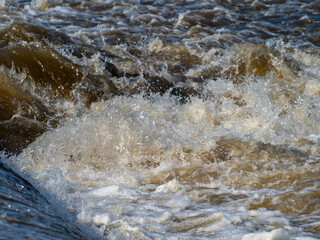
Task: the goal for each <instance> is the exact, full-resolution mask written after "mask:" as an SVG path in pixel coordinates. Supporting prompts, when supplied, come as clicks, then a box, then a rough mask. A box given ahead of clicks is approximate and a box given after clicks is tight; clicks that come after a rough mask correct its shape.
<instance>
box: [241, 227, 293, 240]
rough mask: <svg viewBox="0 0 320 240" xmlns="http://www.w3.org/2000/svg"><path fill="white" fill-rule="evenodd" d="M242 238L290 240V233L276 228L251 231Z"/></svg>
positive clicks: (247, 239) (244, 239)
mask: <svg viewBox="0 0 320 240" xmlns="http://www.w3.org/2000/svg"><path fill="white" fill-rule="evenodd" d="M241 240H290V237H289V234H288V233H287V232H286V231H285V230H283V229H276V230H273V231H271V232H261V233H250V234H247V235H245V236H243V237H242V238H241Z"/></svg>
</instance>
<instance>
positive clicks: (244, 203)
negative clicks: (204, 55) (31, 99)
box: [18, 76, 320, 239]
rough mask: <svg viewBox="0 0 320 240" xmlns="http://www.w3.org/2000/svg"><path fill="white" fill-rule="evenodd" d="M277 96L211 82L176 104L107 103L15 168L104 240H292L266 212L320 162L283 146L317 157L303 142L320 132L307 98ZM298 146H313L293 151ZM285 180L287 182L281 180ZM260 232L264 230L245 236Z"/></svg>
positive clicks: (270, 81) (256, 87) (53, 135)
mask: <svg viewBox="0 0 320 240" xmlns="http://www.w3.org/2000/svg"><path fill="white" fill-rule="evenodd" d="M285 89H287V88H284V87H283V83H281V82H279V80H277V79H275V78H273V77H272V76H270V77H263V78H256V79H255V80H254V81H249V82H244V83H242V84H239V85H234V84H232V83H231V82H230V81H229V80H224V79H219V80H217V81H214V82H210V83H209V84H208V85H207V86H206V91H207V92H210V93H211V94H212V95H213V96H214V98H212V99H210V100H202V99H200V98H195V97H193V98H192V99H191V101H190V102H189V103H186V104H184V105H181V104H180V103H179V102H178V101H177V100H176V99H175V98H174V97H172V96H170V95H169V94H165V95H163V96H160V95H152V96H151V97H148V98H145V97H143V95H136V96H132V97H116V98H113V99H111V100H108V101H102V102H97V103H94V104H92V106H91V109H90V111H89V112H88V113H87V114H84V115H83V116H82V117H79V118H77V117H75V118H72V119H69V120H66V121H65V122H64V124H62V125H61V126H60V127H58V128H57V129H54V130H52V131H49V132H47V133H45V134H44V135H43V136H41V137H40V138H38V139H37V140H36V141H35V142H34V143H32V144H31V145H30V146H29V147H28V148H27V149H26V150H25V151H23V153H22V154H20V155H19V157H18V158H19V161H20V164H21V165H22V166H26V167H27V171H31V176H32V177H33V178H34V179H36V180H37V181H38V182H40V183H42V185H43V188H45V189H46V190H47V191H49V192H51V193H53V194H54V195H55V196H58V198H59V199H61V200H62V201H64V202H65V203H66V204H67V206H68V208H69V209H70V211H71V212H72V213H73V214H75V215H76V216H77V219H78V221H79V222H80V223H81V224H86V225H93V226H96V228H98V229H99V231H100V232H101V234H102V235H104V236H106V237H109V238H111V239H119V238H137V239H154V238H156V239H184V238H185V239H190V238H191V237H192V238H195V239H208V238H212V239H240V238H241V237H243V239H249V238H250V239H251V237H252V236H253V237H254V238H253V239H278V238H276V236H278V235H279V234H280V233H279V234H278V231H277V230H275V231H272V230H274V229H277V228H283V229H285V230H286V231H287V232H288V233H290V234H293V235H296V234H298V233H299V232H300V230H299V228H297V227H295V226H294V224H292V223H291V220H290V218H288V216H286V215H284V214H283V213H281V212H280V211H277V210H276V209H274V210H267V209H266V208H265V207H268V208H269V207H271V208H272V206H273V205H279V204H284V203H285V202H284V200H283V199H284V198H285V196H290V194H292V190H293V189H295V188H296V187H302V188H304V187H303V186H299V184H297V182H296V181H295V179H294V178H299V174H301V175H305V174H309V175H310V176H311V178H312V176H313V175H314V174H316V172H317V171H318V170H319V163H318V160H316V159H313V160H312V157H311V158H310V159H306V160H307V161H306V160H302V159H299V157H297V156H296V155H294V154H292V153H291V151H292V150H290V148H291V147H293V146H295V151H308V154H311V155H312V154H316V152H317V151H318V150H317V149H316V148H315V147H314V146H316V145H314V144H317V143H316V142H317V140H316V139H317V138H313V137H312V136H314V135H312V134H315V135H318V136H319V135H320V132H319V122H318V121H317V114H316V113H314V112H311V111H310V110H308V108H309V107H310V106H309V105H308V104H306V102H308V101H313V100H312V99H313V98H312V97H311V98H309V97H308V95H304V94H301V95H300V96H296V97H295V99H296V102H295V104H294V106H293V105H290V101H292V100H291V99H290V98H291V97H292V96H291V95H290V97H288V95H286V94H285V93H284V91H285ZM299 99H300V100H299ZM239 101H240V102H241V101H243V102H244V103H245V104H239ZM284 106H286V107H287V108H289V109H290V111H289V112H288V113H287V114H284V113H283V108H284ZM288 133H289V135H288ZM301 139H309V141H312V140H311V139H314V141H315V142H314V143H312V142H311V143H310V144H311V146H309V147H306V145H303V146H302V147H300V150H299V147H298V146H299V144H298V143H297V142H299V140H301ZM259 144H260V145H261V144H262V145H263V144H274V145H275V144H277V145H278V146H279V147H276V148H279V150H277V149H273V150H272V148H271V149H265V148H263V147H262V148H261V149H259V148H260V147H259V146H260V145H259ZM281 146H283V149H282V147H281ZM286 149H288V150H286ZM277 151H280V152H277ZM21 165H20V166H21ZM291 171H295V172H296V174H297V175H296V176H295V177H293V178H291V177H285V175H288V176H290V174H291ZM314 184H315V185H316V184H317V183H314ZM315 185H314V186H310V187H311V188H310V187H307V188H305V189H304V191H305V193H304V194H307V195H308V194H311V193H312V191H313V189H314V188H316V186H315ZM313 187H314V188H313ZM293 194H302V195H303V192H300V193H293ZM300 204H308V203H307V202H305V203H303V202H301V203H300ZM259 206H261V207H259ZM264 206H265V207H264ZM298 206H301V205H293V206H292V208H291V209H289V210H288V211H289V212H299V211H300V209H298V208H297V207H298ZM305 207H306V208H307V207H308V205H306V206H305ZM282 211H285V209H282ZM261 230H264V231H272V232H271V233H267V232H266V233H257V234H253V235H246V234H248V233H250V232H261ZM277 234H278V235H277ZM280 235H281V236H282V237H283V239H288V237H287V236H288V235H287V233H285V232H281V234H280ZM280 235H279V236H280ZM297 236H298V235H297ZM280 239H281V238H280Z"/></svg>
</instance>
